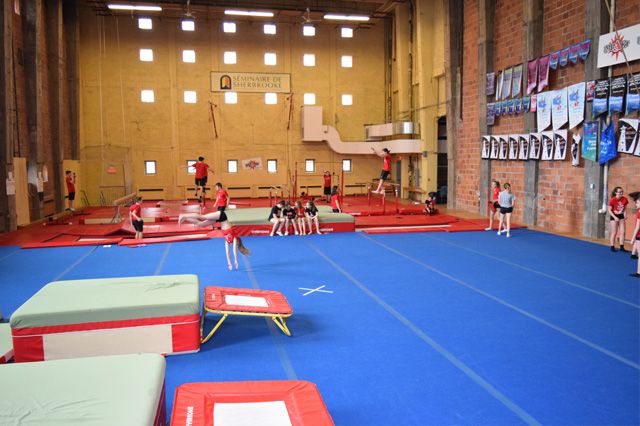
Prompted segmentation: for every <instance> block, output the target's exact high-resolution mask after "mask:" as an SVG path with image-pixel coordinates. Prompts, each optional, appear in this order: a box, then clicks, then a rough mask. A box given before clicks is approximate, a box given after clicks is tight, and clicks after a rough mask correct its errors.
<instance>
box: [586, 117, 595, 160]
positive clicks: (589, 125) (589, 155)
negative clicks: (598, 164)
mask: <svg viewBox="0 0 640 426" xmlns="http://www.w3.org/2000/svg"><path fill="white" fill-rule="evenodd" d="M582 140H583V142H582V157H583V158H584V159H585V160H590V161H596V154H597V152H598V122H597V121H585V122H584V126H582Z"/></svg>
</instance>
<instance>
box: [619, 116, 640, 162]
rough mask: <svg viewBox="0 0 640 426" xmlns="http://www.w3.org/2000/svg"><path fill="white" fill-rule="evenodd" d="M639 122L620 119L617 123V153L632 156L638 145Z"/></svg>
mask: <svg viewBox="0 0 640 426" xmlns="http://www.w3.org/2000/svg"><path fill="white" fill-rule="evenodd" d="M639 126H640V120H637V119H633V118H621V119H620V120H619V121H618V130H619V133H618V152H624V153H625V154H633V153H634V152H635V150H636V144H637V143H638V127H639Z"/></svg>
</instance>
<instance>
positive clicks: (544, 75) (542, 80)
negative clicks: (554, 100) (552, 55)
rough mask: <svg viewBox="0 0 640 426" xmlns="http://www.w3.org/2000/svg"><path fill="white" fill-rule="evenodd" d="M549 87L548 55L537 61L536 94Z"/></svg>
mask: <svg viewBox="0 0 640 426" xmlns="http://www.w3.org/2000/svg"><path fill="white" fill-rule="evenodd" d="M548 85H549V55H547V56H543V57H542V58H540V59H538V93H540V92H542V91H543V90H544V88H545V87H547V86H548Z"/></svg>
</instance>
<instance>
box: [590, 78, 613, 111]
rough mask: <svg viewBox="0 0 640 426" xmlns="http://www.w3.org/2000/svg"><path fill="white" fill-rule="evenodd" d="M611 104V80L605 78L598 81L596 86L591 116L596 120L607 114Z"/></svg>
mask: <svg viewBox="0 0 640 426" xmlns="http://www.w3.org/2000/svg"><path fill="white" fill-rule="evenodd" d="M608 102H609V79H608V78H605V79H602V80H597V81H596V86H595V89H594V95H593V108H592V110H591V116H592V117H593V118H596V117H597V116H599V115H600V114H604V113H605V112H607V105H608Z"/></svg>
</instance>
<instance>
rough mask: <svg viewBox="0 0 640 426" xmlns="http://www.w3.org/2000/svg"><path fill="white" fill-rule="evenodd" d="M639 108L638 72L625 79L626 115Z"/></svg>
mask: <svg viewBox="0 0 640 426" xmlns="http://www.w3.org/2000/svg"><path fill="white" fill-rule="evenodd" d="M638 110H640V73H638V74H633V75H632V76H631V78H629V81H627V115H628V114H631V113H632V112H634V111H638Z"/></svg>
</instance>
